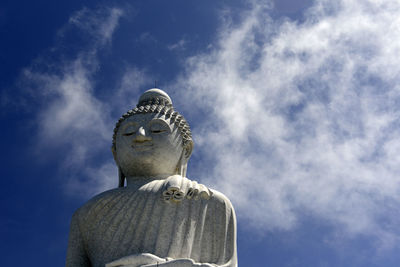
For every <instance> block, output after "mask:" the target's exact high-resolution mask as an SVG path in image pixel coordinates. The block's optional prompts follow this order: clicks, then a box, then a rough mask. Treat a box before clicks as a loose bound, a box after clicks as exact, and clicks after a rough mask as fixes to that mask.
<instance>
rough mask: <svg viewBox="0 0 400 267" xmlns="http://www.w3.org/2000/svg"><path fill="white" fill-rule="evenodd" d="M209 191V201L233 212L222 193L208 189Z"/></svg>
mask: <svg viewBox="0 0 400 267" xmlns="http://www.w3.org/2000/svg"><path fill="white" fill-rule="evenodd" d="M209 190H210V191H211V198H210V200H212V201H214V202H217V203H219V204H221V205H224V206H225V207H226V208H228V209H232V210H233V206H232V203H231V201H230V200H229V198H228V197H227V196H225V195H224V194H223V193H221V192H219V191H217V190H215V189H209Z"/></svg>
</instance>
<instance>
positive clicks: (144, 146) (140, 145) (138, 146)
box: [132, 142, 153, 151]
mask: <svg viewBox="0 0 400 267" xmlns="http://www.w3.org/2000/svg"><path fill="white" fill-rule="evenodd" d="M152 147H153V143H150V142H135V143H134V144H133V145H132V148H133V149H135V150H141V151H143V150H149V149H151V148H152Z"/></svg>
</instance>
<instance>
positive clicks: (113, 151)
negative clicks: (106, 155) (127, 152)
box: [111, 146, 118, 165]
mask: <svg viewBox="0 0 400 267" xmlns="http://www.w3.org/2000/svg"><path fill="white" fill-rule="evenodd" d="M111 153H112V154H113V157H114V160H115V162H117V151H115V148H114V146H112V147H111ZM117 165H118V162H117Z"/></svg>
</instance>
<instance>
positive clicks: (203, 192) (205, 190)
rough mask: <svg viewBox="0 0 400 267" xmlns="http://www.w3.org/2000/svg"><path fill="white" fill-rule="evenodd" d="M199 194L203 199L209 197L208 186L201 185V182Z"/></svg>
mask: <svg viewBox="0 0 400 267" xmlns="http://www.w3.org/2000/svg"><path fill="white" fill-rule="evenodd" d="M199 195H200V197H201V198H203V199H207V200H209V199H210V191H209V190H208V188H207V187H206V186H205V185H203V184H199Z"/></svg>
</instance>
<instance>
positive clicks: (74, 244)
mask: <svg viewBox="0 0 400 267" xmlns="http://www.w3.org/2000/svg"><path fill="white" fill-rule="evenodd" d="M192 149H193V141H192V139H191V133H190V128H189V125H188V123H187V122H186V121H185V120H184V118H183V117H182V116H181V115H180V114H179V113H177V112H176V111H174V110H173V107H172V101H171V99H170V98H169V96H168V95H167V94H166V93H165V92H164V91H161V90H159V89H151V90H148V91H146V92H145V93H144V94H143V95H142V96H141V98H140V99H139V104H138V106H137V107H136V108H135V109H133V110H131V111H128V112H127V113H126V114H124V116H123V117H122V118H121V119H120V120H119V121H118V123H117V125H116V129H115V131H114V137H113V155H114V159H115V161H116V164H117V165H118V168H119V179H120V187H119V188H116V189H113V190H109V191H106V192H104V193H101V194H99V195H97V196H95V197H94V198H92V199H91V200H89V201H88V202H87V203H86V204H84V205H83V206H82V207H81V208H79V209H78V210H77V211H76V212H75V213H74V215H73V217H72V220H71V228H70V235H69V244H68V252H67V260H66V266H67V267H79V266H92V267H98V266H102V267H104V266H107V267H114V266H126V267H127V266H130V267H136V266H142V267H144V266H146V267H150V266H177V267H179V266H181V267H186V266H188V267H189V266H221V267H222V266H225V267H228V266H229V267H235V266H237V254H236V217H235V212H234V209H233V207H232V204H231V202H230V201H229V200H228V199H227V198H226V197H225V196H224V195H223V194H222V193H220V192H218V191H216V190H213V189H209V188H208V187H206V186H205V185H202V184H200V183H197V182H196V181H193V180H190V179H188V178H187V177H185V175H186V166H187V162H188V160H189V158H190V155H191V153H192ZM125 182H126V186H125Z"/></svg>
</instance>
